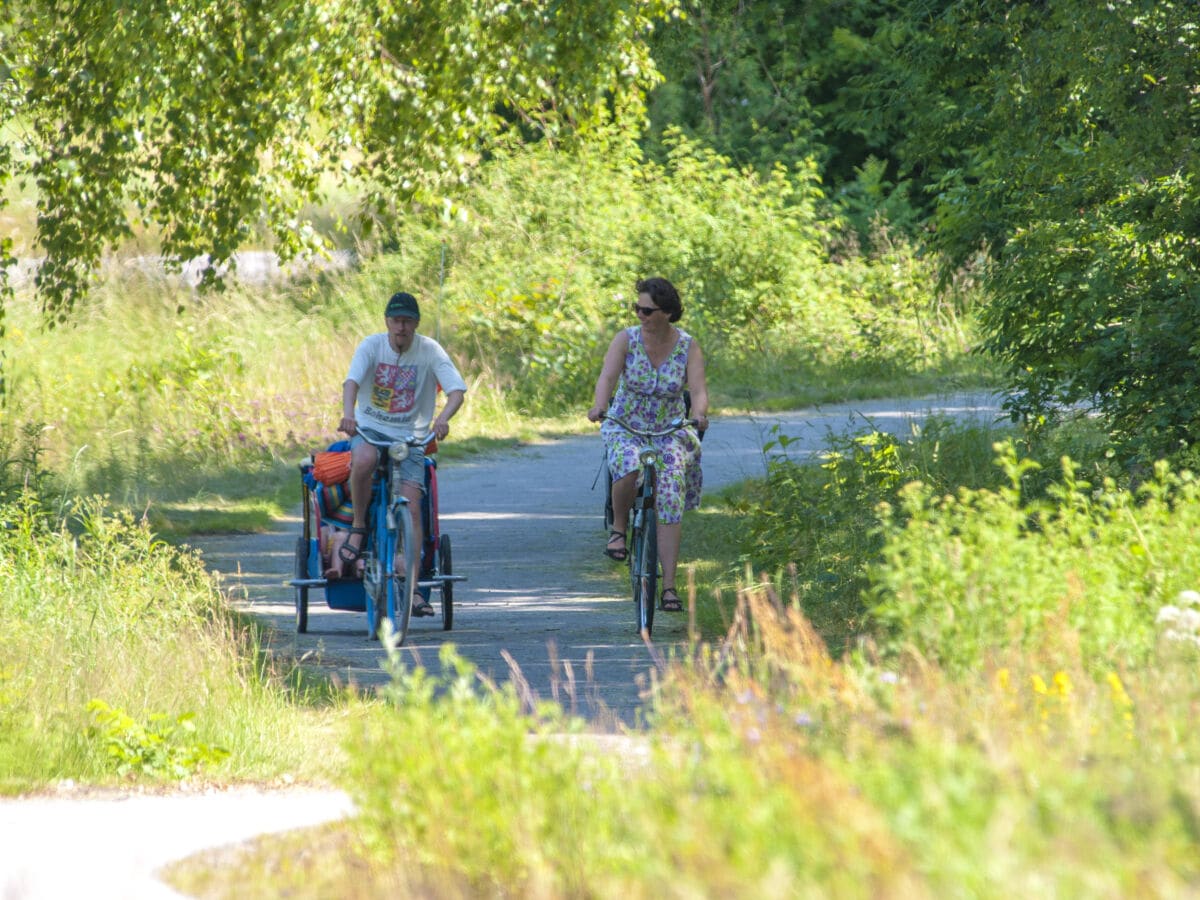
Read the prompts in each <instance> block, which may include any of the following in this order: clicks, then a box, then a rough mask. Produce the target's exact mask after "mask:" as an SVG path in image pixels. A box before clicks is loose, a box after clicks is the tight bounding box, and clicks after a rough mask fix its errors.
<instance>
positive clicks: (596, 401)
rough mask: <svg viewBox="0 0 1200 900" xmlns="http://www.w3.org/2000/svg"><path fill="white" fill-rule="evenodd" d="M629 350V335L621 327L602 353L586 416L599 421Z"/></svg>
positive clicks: (614, 388) (615, 387)
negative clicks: (593, 394)
mask: <svg viewBox="0 0 1200 900" xmlns="http://www.w3.org/2000/svg"><path fill="white" fill-rule="evenodd" d="M628 352H629V335H628V334H627V333H626V332H625V331H624V329H622V330H621V331H618V332H617V335H616V337H614V338H613V339H612V343H611V344H609V345H608V352H607V353H605V354H604V364H603V366H601V368H600V377H599V378H597V379H596V395H595V397H593V398H592V408H591V409H589V410H588V414H587V417H588V419H590V420H591V421H593V422H598V421H600V417H601V416H602V415H604V412H605V410H607V409H608V401H609V400H611V399H612V395H613V391H615V390H616V389H617V381H618V380H619V379H620V377H621V371H622V370H623V369H624V368H625V356H626V354H627V353H628Z"/></svg>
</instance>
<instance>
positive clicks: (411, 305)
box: [383, 291, 421, 320]
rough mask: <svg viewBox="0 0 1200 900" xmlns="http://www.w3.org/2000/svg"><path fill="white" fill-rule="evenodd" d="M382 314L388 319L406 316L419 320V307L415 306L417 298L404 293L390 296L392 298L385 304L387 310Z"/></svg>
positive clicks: (398, 292) (400, 292) (399, 292)
mask: <svg viewBox="0 0 1200 900" xmlns="http://www.w3.org/2000/svg"><path fill="white" fill-rule="evenodd" d="M383 314H384V315H385V316H387V317H388V318H389V319H392V318H396V317H399V316H407V317H408V318H410V319H417V320H420V318H421V307H420V306H419V305H418V304H417V298H416V297H414V296H413V295H412V294H409V293H406V292H405V291H397V292H396V293H394V294H392V297H391V299H390V300H388V302H387V308H386V309H384V311H383Z"/></svg>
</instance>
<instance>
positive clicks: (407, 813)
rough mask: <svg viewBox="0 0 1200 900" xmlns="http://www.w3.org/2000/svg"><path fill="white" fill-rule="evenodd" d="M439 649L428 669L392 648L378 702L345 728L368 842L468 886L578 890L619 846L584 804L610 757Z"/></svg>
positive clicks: (611, 767) (600, 784) (607, 779)
mask: <svg viewBox="0 0 1200 900" xmlns="http://www.w3.org/2000/svg"><path fill="white" fill-rule="evenodd" d="M441 659H442V665H443V668H444V671H446V672H447V673H448V674H447V675H446V676H445V677H444V678H443V679H438V678H435V677H433V676H431V675H430V674H429V673H428V672H426V671H425V670H424V669H421V668H416V669H407V668H405V666H404V665H403V664H402V663H401V662H400V661H399V655H398V654H397V653H395V652H393V653H392V656H391V661H390V663H389V666H390V669H391V672H392V682H391V684H390V686H389V687H388V689H387V691H386V695H385V696H386V699H387V701H388V702H387V704H386V706H383V707H379V708H375V709H372V710H370V711H369V712H370V715H368V716H366V717H365V718H364V719H363V721H362V723H361V729H359V730H356V732H355V733H354V734H352V735H351V736H350V740H349V744H348V746H347V748H346V751H347V755H348V758H349V765H348V769H347V771H346V773H345V774H346V783H345V788H346V790H347V791H348V792H349V793H350V794H351V796H352V797H353V798H354V801H355V805H356V808H357V809H358V812H359V815H358V819H357V822H356V825H357V827H358V828H361V829H362V832H363V834H364V836H365V840H366V842H367V846H368V847H369V849H370V851H371V852H372V853H373V854H374V855H376V856H377V857H379V858H381V859H383V860H384V861H389V860H390V861H394V862H396V863H400V862H402V863H403V865H404V866H405V867H409V866H417V867H422V868H425V869H428V870H433V871H444V870H447V869H449V870H451V871H457V872H459V873H461V874H462V875H464V876H465V877H466V878H467V879H468V881H469V882H470V884H471V885H472V887H473V890H475V891H492V890H494V889H495V888H497V887H501V886H514V887H518V888H525V889H527V890H533V889H534V886H538V887H539V888H540V889H541V890H543V891H546V890H548V891H549V892H550V893H551V894H560V893H566V894H573V893H576V892H578V891H581V890H583V889H584V888H585V887H586V885H587V884H588V883H589V881H588V878H589V875H590V874H594V873H595V869H594V866H595V861H596V860H598V859H608V860H610V861H612V860H613V857H612V856H611V855H610V853H613V852H616V853H620V854H621V855H624V854H625V852H626V851H624V850H622V849H620V848H618V847H616V846H614V845H613V843H612V841H613V836H612V835H611V834H609V833H608V832H609V829H610V828H611V827H612V823H609V822H603V821H597V820H596V819H595V818H593V816H592V815H591V810H592V808H593V806H592V805H593V804H594V803H597V802H600V803H605V804H607V803H609V802H611V801H612V800H613V798H614V794H615V789H616V786H617V782H616V779H615V778H614V774H615V767H616V760H612V759H587V758H585V756H584V754H582V753H581V752H580V750H579V749H578V748H576V747H573V746H572V745H571V744H570V743H569V742H568V741H567V740H566V735H565V734H562V733H561V732H563V731H564V729H565V730H566V731H567V732H574V731H578V729H579V727H580V723H578V722H575V723H570V722H567V721H565V720H564V719H563V718H562V713H561V710H559V709H558V708H557V707H556V706H553V705H550V704H547V705H545V706H543V707H542V708H541V710H540V712H541V714H542V716H535V717H533V718H530V717H528V716H526V714H525V710H524V709H523V706H522V703H521V700H520V698H519V697H518V696H517V694H516V690H515V688H514V687H513V685H512V683H511V682H510V683H508V684H507V685H506V686H505V687H503V688H492V689H488V688H487V687H486V686H481V684H480V681H479V680H478V679H477V677H476V675H475V672H474V670H473V667H471V665H470V664H469V663H467V662H466V661H464V660H462V659H461V658H459V657H457V656H456V655H455V653H454V651H453V647H452V646H450V645H446V646H444V647H443V649H442V653H441ZM543 716H544V717H543ZM566 859H572V860H575V861H576V862H575V863H574V864H572V865H570V866H562V862H563V860H566ZM519 892H520V893H525V892H526V891H525V890H521V891H519Z"/></svg>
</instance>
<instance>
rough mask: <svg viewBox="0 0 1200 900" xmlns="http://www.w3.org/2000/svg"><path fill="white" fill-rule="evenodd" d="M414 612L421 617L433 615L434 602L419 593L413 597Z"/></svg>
mask: <svg viewBox="0 0 1200 900" xmlns="http://www.w3.org/2000/svg"><path fill="white" fill-rule="evenodd" d="M412 614H413V615H414V616H417V617H418V618H420V617H421V616H432V615H433V614H434V613H433V604H432V603H430V602H429V601H428V600H425V599H423V598H422V597H421V596H420V595H419V594H418V595H417V597H415V598H414V599H413V608H412Z"/></svg>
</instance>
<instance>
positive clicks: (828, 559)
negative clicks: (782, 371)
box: [731, 418, 995, 646]
mask: <svg viewBox="0 0 1200 900" xmlns="http://www.w3.org/2000/svg"><path fill="white" fill-rule="evenodd" d="M994 439H995V438H994V434H993V432H992V430H991V429H989V428H986V427H981V426H975V425H961V424H956V423H954V422H952V421H950V420H941V419H936V418H935V419H931V420H929V421H928V422H926V423H925V425H924V426H923V427H922V428H921V429H919V430H917V431H914V433H913V434H912V435H911V436H909V437H907V438H899V437H896V436H893V435H891V434H887V433H885V432H881V431H868V432H865V433H862V434H854V435H846V436H837V435H830V436H829V437H828V438H827V439H826V449H825V450H824V451H823V452H822V453H821V454H820V455H819V456H818V457H817V459H816V460H811V459H808V458H806V457H801V458H793V457H792V456H791V455H790V454H789V452H788V451H789V445H790V444H791V443H792V441H790V440H789V439H788V438H787V436H786V435H784V434H782V433H781V432H780V431H779V430H778V428H776V429H775V430H773V432H772V437H771V439H770V440H769V441H768V442H767V443H766V445H765V446H764V448H763V452H764V453H765V454H766V459H767V476H766V478H765V479H764V480H763V481H761V482H750V483H748V484H747V485H746V486H745V490H744V491H742V492H741V493H740V494H738V495H734V496H733V497H732V498H731V505H732V507H733V510H734V512H735V513H736V514H737V515H739V516H744V517H745V520H744V526H743V530H742V535H741V539H740V541H739V545H740V550H741V554H742V560H743V561H748V562H749V563H750V565H751V566H752V568H753V570H754V571H756V572H773V573H783V572H784V571H785V570H786V571H787V575H786V581H787V582H788V583H789V585H790V587H791V588H792V589H794V590H795V591H796V592H797V594H798V596H799V598H800V601H801V603H802V604H803V608H804V610H805V612H806V614H807V615H808V616H809V617H810V618H812V620H813V622H814V624H815V625H816V627H817V628H818V630H819V631H820V632H821V633H822V635H823V636H824V637H825V639H826V640H827V641H829V642H830V643H831V644H832V645H834V646H839V645H841V644H842V643H844V642H845V643H848V642H849V641H851V640H852V639H853V638H855V637H856V636H857V635H858V634H859V633H860V632H862V631H863V630H864V629H866V628H867V626H868V623H867V619H866V612H867V608H866V606H865V605H864V604H863V602H862V599H861V592H862V591H863V589H864V588H866V587H867V584H868V568H869V567H870V566H871V565H872V564H873V562H874V560H875V559H876V558H877V555H878V553H879V552H880V550H881V549H882V546H883V534H882V532H881V530H880V527H879V525H880V519H879V507H880V504H886V503H893V502H895V500H896V498H897V496H898V495H899V493H900V491H901V490H902V489H903V488H904V486H905V485H907V484H909V483H910V482H913V481H920V482H924V483H926V484H929V485H931V488H930V489H931V490H932V491H934V493H937V492H940V491H944V490H953V489H954V487H956V486H958V485H972V486H976V487H978V486H983V485H987V484H991V483H992V482H993V481H994V480H995V476H994V475H993V473H992V472H990V471H988V467H987V466H986V465H981V464H980V462H979V461H980V459H981V457H984V454H985V453H986V450H987V448H988V447H990V445H991V442H992V441H993V440H994ZM781 577H783V576H781Z"/></svg>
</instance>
